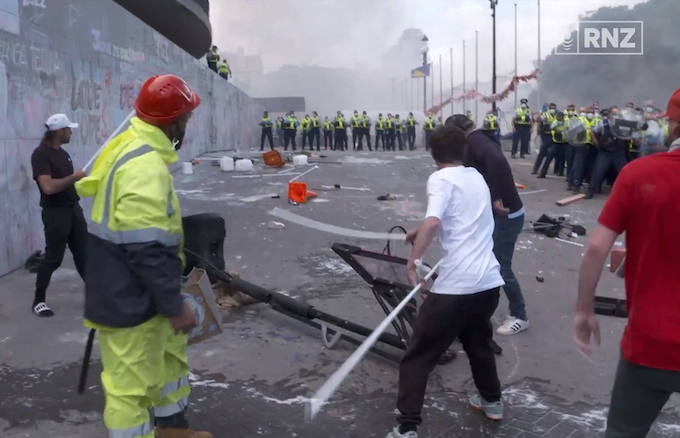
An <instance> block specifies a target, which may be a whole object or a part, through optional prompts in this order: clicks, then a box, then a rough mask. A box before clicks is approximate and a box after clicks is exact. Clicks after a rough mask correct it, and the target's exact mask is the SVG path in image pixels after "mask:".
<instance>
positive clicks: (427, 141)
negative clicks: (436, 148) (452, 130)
mask: <svg viewBox="0 0 680 438" xmlns="http://www.w3.org/2000/svg"><path fill="white" fill-rule="evenodd" d="M430 137H432V131H431V130H429V129H426V130H425V150H426V151H429V150H430Z"/></svg>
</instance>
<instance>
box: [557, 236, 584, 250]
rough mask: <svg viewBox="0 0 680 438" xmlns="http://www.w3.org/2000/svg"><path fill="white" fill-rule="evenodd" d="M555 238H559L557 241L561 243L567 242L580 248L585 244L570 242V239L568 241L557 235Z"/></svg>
mask: <svg viewBox="0 0 680 438" xmlns="http://www.w3.org/2000/svg"><path fill="white" fill-rule="evenodd" d="M555 240H559V241H560V242H562V243H568V244H569V245H574V246H578V247H581V248H584V247H585V245H583V244H581V243H577V242H572V241H570V240H564V239H560V238H559V237H555Z"/></svg>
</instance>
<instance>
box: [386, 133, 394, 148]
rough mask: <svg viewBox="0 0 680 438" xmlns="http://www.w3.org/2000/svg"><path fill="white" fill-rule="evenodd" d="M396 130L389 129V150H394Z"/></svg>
mask: <svg viewBox="0 0 680 438" xmlns="http://www.w3.org/2000/svg"><path fill="white" fill-rule="evenodd" d="M394 141H395V132H394V131H387V150H388V151H389V150H392V151H393V150H394Z"/></svg>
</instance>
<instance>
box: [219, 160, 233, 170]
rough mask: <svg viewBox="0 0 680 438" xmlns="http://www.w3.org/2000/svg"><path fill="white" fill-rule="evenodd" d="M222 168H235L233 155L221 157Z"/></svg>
mask: <svg viewBox="0 0 680 438" xmlns="http://www.w3.org/2000/svg"><path fill="white" fill-rule="evenodd" d="M220 169H221V170H222V172H231V171H232V170H234V159H233V158H231V157H222V158H220Z"/></svg>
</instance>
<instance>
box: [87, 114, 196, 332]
mask: <svg viewBox="0 0 680 438" xmlns="http://www.w3.org/2000/svg"><path fill="white" fill-rule="evenodd" d="M130 123H131V126H130V128H129V129H128V130H126V131H125V132H123V133H122V134H120V135H118V136H117V137H116V138H115V139H113V141H111V143H109V144H108V145H107V147H106V148H105V149H104V150H103V151H102V153H101V155H100V156H99V157H98V158H97V160H96V161H95V163H94V166H93V168H92V172H91V174H90V175H89V176H87V177H85V178H83V179H82V180H80V181H79V182H78V183H77V184H76V190H77V191H78V194H79V195H80V196H82V197H93V198H94V199H93V205H92V213H91V216H90V221H89V223H88V231H89V233H90V234H91V237H90V241H89V243H88V250H89V253H88V267H87V268H86V275H85V277H86V279H88V277H89V275H88V272H87V271H88V269H92V271H90V273H91V274H92V277H91V278H92V279H93V281H86V305H85V318H86V319H87V320H88V321H89V322H90V324H88V325H90V326H94V327H97V325H102V326H105V327H132V326H137V325H139V324H142V323H144V322H146V321H147V320H149V319H150V318H152V317H154V316H155V315H156V314H158V313H160V314H162V315H163V316H167V317H173V316H178V315H179V314H180V313H181V310H182V298H181V294H180V290H181V287H180V276H181V274H182V267H183V265H184V256H183V252H182V245H183V240H184V234H183V229H182V213H181V209H180V206H179V200H178V199H177V195H176V193H175V189H174V184H173V177H172V174H171V173H170V171H169V170H168V165H170V164H173V163H176V162H177V161H178V160H179V157H178V155H177V152H176V151H175V148H174V147H173V144H172V142H171V141H170V140H169V139H168V137H167V136H166V135H165V134H164V133H163V132H162V131H161V130H160V129H159V128H157V127H155V126H152V125H149V124H147V123H145V122H143V121H142V120H140V119H138V118H137V117H134V118H132V120H131V121H130ZM135 252H139V253H138V254H136V255H135ZM134 257H137V258H136V259H134ZM141 257H148V258H150V259H154V260H153V262H154V263H159V264H158V265H154V264H153V263H150V264H148V265H147V262H151V260H150V259H149V260H146V261H144V262H142V263H141V264H140V265H138V266H136V265H135V264H134V263H133V261H134V260H139V259H140V258H141ZM133 259H134V260H133ZM180 260H181V261H180ZM94 279H96V280H94Z"/></svg>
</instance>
